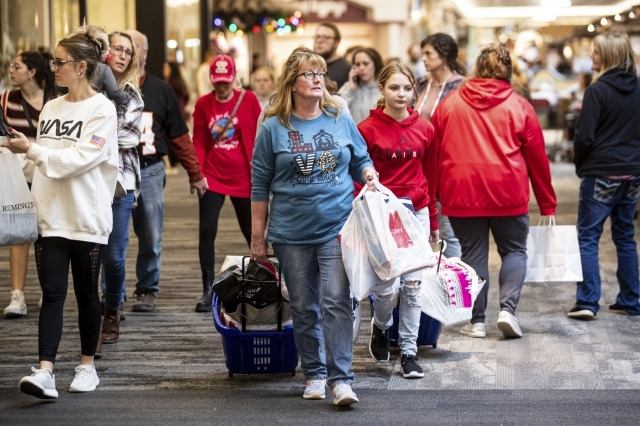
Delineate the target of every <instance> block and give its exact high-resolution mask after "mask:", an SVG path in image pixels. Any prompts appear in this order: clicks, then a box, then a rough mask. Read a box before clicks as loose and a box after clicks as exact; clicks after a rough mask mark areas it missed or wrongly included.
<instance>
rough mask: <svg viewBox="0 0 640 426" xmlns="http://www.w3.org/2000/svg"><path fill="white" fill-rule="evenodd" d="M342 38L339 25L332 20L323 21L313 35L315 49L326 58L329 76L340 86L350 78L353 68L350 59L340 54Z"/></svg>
mask: <svg viewBox="0 0 640 426" xmlns="http://www.w3.org/2000/svg"><path fill="white" fill-rule="evenodd" d="M340 38H341V37H340V31H339V30H338V27H337V26H336V25H335V24H332V23H331V22H322V23H321V24H320V25H318V29H317V30H316V34H315V36H314V37H313V50H314V52H316V53H317V54H318V55H320V56H322V57H323V58H324V60H325V62H326V63H327V73H328V74H329V75H328V77H329V78H330V79H331V80H333V81H335V82H336V83H337V84H338V88H340V87H342V85H343V84H344V83H346V82H347V80H349V71H350V70H351V64H350V63H349V61H347V60H346V59H345V58H344V57H342V56H340V55H338V45H339V44H340Z"/></svg>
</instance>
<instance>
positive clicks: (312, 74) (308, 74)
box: [296, 70, 329, 81]
mask: <svg viewBox="0 0 640 426" xmlns="http://www.w3.org/2000/svg"><path fill="white" fill-rule="evenodd" d="M328 75H329V73H328V72H325V71H320V72H315V71H311V70H308V71H305V72H302V73H300V74H298V75H296V78H298V77H302V76H304V78H305V80H309V81H313V80H315V79H316V77H318V78H319V79H320V80H324V79H325V77H326V76H328ZM309 77H311V78H309Z"/></svg>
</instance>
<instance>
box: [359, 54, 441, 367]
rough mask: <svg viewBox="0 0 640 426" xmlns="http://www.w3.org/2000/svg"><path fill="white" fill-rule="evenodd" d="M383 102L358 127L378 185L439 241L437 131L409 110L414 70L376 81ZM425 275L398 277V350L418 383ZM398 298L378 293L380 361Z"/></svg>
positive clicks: (400, 68)
mask: <svg viewBox="0 0 640 426" xmlns="http://www.w3.org/2000/svg"><path fill="white" fill-rule="evenodd" d="M378 83H379V84H378V88H379V90H380V93H381V94H382V96H383V97H382V98H381V99H380V100H379V101H378V104H377V108H376V109H375V110H372V111H371V115H370V116H369V117H368V118H366V119H365V120H364V121H362V122H361V123H360V124H359V125H358V130H359V131H360V133H361V134H362V137H363V138H364V140H365V141H366V142H367V149H368V151H369V155H370V156H371V159H372V160H373V164H374V166H375V168H376V170H377V171H378V172H379V173H380V183H382V184H383V185H384V186H386V187H387V188H389V189H390V190H391V191H392V192H393V193H394V194H395V195H396V196H397V197H408V198H411V202H412V204H413V208H414V210H415V215H416V216H417V217H418V219H419V220H420V221H421V222H422V224H423V226H424V229H425V231H426V232H427V233H428V234H429V240H430V241H431V242H436V241H438V219H437V214H438V211H437V209H436V193H435V191H436V150H435V135H434V130H433V126H432V125H431V123H429V121H427V120H426V119H424V118H421V117H420V116H419V115H418V113H417V112H416V111H414V110H412V109H411V108H409V105H410V104H411V102H412V101H413V99H414V98H415V97H416V89H415V79H414V77H413V73H412V72H411V69H410V68H409V67H407V66H406V65H404V64H401V63H392V64H389V65H387V66H386V67H384V68H383V69H382V71H381V72H380V75H379V79H378ZM421 277H422V271H417V272H413V273H411V274H407V275H403V276H402V277H400V290H399V295H400V310H399V311H400V318H399V324H398V334H399V345H400V348H401V350H402V358H401V365H402V370H403V377H405V378H420V377H424V373H423V371H422V368H421V367H420V365H418V362H417V360H418V359H417V358H416V353H417V350H418V347H417V339H418V329H419V327H420V314H421V311H420V306H421V305H420V279H421ZM397 297H398V293H397V292H396V289H395V287H387V288H385V289H383V290H380V291H377V292H376V293H375V313H374V317H373V318H372V319H371V341H370V343H369V351H370V353H371V356H372V357H373V358H374V359H376V360H377V361H388V360H389V327H390V326H391V325H392V324H393V318H392V313H393V308H394V307H395V305H396V300H397Z"/></svg>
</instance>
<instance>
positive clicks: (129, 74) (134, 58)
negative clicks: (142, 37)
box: [109, 31, 140, 89]
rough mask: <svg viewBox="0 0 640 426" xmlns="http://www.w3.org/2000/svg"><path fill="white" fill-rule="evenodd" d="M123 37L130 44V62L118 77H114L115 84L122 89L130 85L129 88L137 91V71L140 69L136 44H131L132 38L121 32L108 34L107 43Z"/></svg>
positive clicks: (138, 80)
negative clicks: (131, 87)
mask: <svg viewBox="0 0 640 426" xmlns="http://www.w3.org/2000/svg"><path fill="white" fill-rule="evenodd" d="M117 36H119V37H124V38H126V39H127V40H129V42H130V43H131V60H130V61H129V65H127V68H126V69H125V70H124V72H122V73H121V74H120V75H119V76H118V77H116V82H117V83H118V86H120V87H124V86H125V85H126V84H130V85H131V86H133V87H135V88H136V89H138V84H139V82H140V76H139V71H140V67H139V66H138V54H137V52H136V44H135V43H134V42H133V38H132V37H131V35H130V34H128V33H125V32H123V31H114V32H112V33H111V34H109V42H111V40H113V37H117Z"/></svg>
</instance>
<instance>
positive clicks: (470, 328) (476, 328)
mask: <svg viewBox="0 0 640 426" xmlns="http://www.w3.org/2000/svg"><path fill="white" fill-rule="evenodd" d="M460 333H462V334H464V335H465V336H469V337H478V338H483V337H487V328H486V327H485V325H484V323H483V322H477V323H475V324H472V323H470V322H469V323H467V324H466V325H465V326H464V327H462V328H461V329H460Z"/></svg>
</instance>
